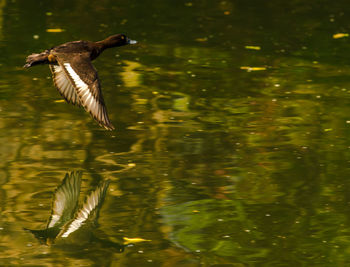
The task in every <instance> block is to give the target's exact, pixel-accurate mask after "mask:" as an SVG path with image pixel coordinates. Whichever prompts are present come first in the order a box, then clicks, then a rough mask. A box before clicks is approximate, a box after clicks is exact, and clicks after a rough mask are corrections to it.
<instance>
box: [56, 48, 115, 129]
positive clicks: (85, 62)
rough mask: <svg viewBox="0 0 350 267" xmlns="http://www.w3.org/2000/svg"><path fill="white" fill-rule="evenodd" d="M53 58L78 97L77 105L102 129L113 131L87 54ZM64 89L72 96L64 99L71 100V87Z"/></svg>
mask: <svg viewBox="0 0 350 267" xmlns="http://www.w3.org/2000/svg"><path fill="white" fill-rule="evenodd" d="M55 56H56V59H57V62H58V65H59V67H61V69H59V70H62V71H64V73H65V76H66V77H68V78H69V80H70V82H71V85H72V87H74V89H75V93H76V95H77V96H78V97H79V105H81V106H83V107H84V108H85V110H86V111H87V112H89V113H90V114H91V116H92V117H93V118H94V119H95V120H96V121H97V122H98V123H99V124H100V125H101V126H102V127H104V128H106V129H107V130H113V129H114V127H113V125H112V123H111V122H110V120H109V117H108V114H107V109H106V106H105V103H104V100H103V96H102V91H101V86H100V81H99V79H98V75H97V71H96V69H95V68H94V66H93V65H92V64H91V61H90V56H89V54H87V53H85V54H69V55H68V54H64V53H56V54H55ZM59 70H58V71H59ZM58 71H57V72H58ZM57 80H58V79H57ZM61 83H64V82H61ZM66 88H67V89H66V90H65V92H67V93H66V94H67V95H69V96H71V95H73V96H72V97H70V98H68V97H65V98H68V99H72V98H73V97H74V94H70V92H71V87H69V86H66ZM71 101H73V100H71ZM76 102H77V101H76Z"/></svg>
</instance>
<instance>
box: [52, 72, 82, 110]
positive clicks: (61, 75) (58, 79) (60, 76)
mask: <svg viewBox="0 0 350 267" xmlns="http://www.w3.org/2000/svg"><path fill="white" fill-rule="evenodd" d="M50 68H51V71H52V73H53V80H54V83H55V85H56V87H57V89H58V91H59V92H60V93H61V94H62V95H63V97H64V98H65V99H66V100H67V101H68V102H71V103H73V104H80V100H79V97H78V95H77V93H76V92H75V89H74V86H73V85H72V83H71V81H70V80H69V79H68V77H67V76H66V73H65V72H64V70H63V68H62V67H61V66H60V65H50Z"/></svg>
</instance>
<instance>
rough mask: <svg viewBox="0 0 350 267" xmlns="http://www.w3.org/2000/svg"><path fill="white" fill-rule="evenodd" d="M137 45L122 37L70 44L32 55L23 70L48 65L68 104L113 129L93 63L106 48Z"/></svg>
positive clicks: (119, 35) (105, 126) (116, 36)
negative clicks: (75, 106) (80, 107)
mask: <svg viewBox="0 0 350 267" xmlns="http://www.w3.org/2000/svg"><path fill="white" fill-rule="evenodd" d="M135 43H136V41H133V40H130V39H129V38H127V37H126V36H125V35H123V34H117V35H112V36H110V37H108V38H106V39H105V40H102V41H99V42H90V41H73V42H68V43H64V44H61V45H59V46H55V47H52V48H50V49H47V50H45V51H44V52H42V53H39V54H32V55H29V56H28V57H27V59H26V64H25V65H24V67H25V68H29V67H32V66H35V65H39V64H49V66H50V70H51V73H52V76H53V81H54V84H55V86H56V88H57V90H58V91H59V93H60V94H61V95H62V96H63V98H64V99H65V100H66V101H67V102H68V103H72V104H74V105H78V106H83V107H84V108H85V110H86V111H87V112H89V113H90V114H91V116H92V117H93V118H94V119H95V120H96V121H97V122H98V123H99V124H100V125H101V126H102V127H104V128H105V129H107V130H113V129H114V126H113V125H112V123H111V122H110V120H109V117H108V114H107V109H106V106H105V103H104V99H103V96H102V91H101V85H100V81H99V77H98V74H97V71H96V69H95V68H94V66H93V65H92V63H91V61H92V60H94V59H96V58H97V57H98V56H99V55H100V54H101V53H102V52H103V51H104V50H105V49H107V48H111V47H117V46H123V45H127V44H135Z"/></svg>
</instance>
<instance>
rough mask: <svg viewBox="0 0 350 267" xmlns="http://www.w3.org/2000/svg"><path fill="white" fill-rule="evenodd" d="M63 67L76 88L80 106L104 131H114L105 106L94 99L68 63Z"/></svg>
mask: <svg viewBox="0 0 350 267" xmlns="http://www.w3.org/2000/svg"><path fill="white" fill-rule="evenodd" d="M63 65H64V67H65V68H66V71H67V72H68V74H69V75H70V77H71V79H72V80H73V82H74V84H75V86H76V88H77V94H78V96H79V98H80V103H81V105H82V106H84V108H85V109H86V111H88V112H90V113H91V115H92V116H93V117H94V118H95V119H96V120H97V121H98V122H99V123H100V124H101V125H103V126H104V127H105V128H106V129H109V130H112V129H114V127H113V125H111V123H110V121H109V118H108V115H107V111H106V108H105V106H104V105H103V104H101V103H100V102H99V101H98V100H97V99H96V98H95V97H94V95H93V94H92V93H91V90H90V88H89V86H88V85H87V84H86V83H85V82H84V81H83V80H82V79H81V78H80V77H79V75H78V74H77V73H76V72H75V71H74V69H73V68H72V67H71V65H70V64H69V63H68V62H65V63H63Z"/></svg>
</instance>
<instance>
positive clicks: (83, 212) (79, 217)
mask: <svg viewBox="0 0 350 267" xmlns="http://www.w3.org/2000/svg"><path fill="white" fill-rule="evenodd" d="M107 187H108V183H105V184H104V185H103V186H101V187H98V188H97V189H96V190H95V191H93V192H92V193H91V194H90V195H89V196H88V197H87V199H86V200H85V203H84V205H83V207H82V208H81V209H80V210H79V211H78V213H77V214H76V216H75V218H74V220H73V221H71V222H70V223H69V226H68V227H67V228H66V227H65V228H66V229H65V230H63V231H62V233H61V234H59V235H60V236H61V237H68V236H69V235H70V234H71V233H73V232H75V231H76V230H78V229H79V228H80V227H81V226H82V225H83V223H84V222H85V221H86V220H87V219H88V218H89V216H90V214H91V212H92V211H94V210H95V209H96V208H97V206H98V205H99V204H100V202H101V200H102V199H103V197H104V193H105V190H106V189H107Z"/></svg>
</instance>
